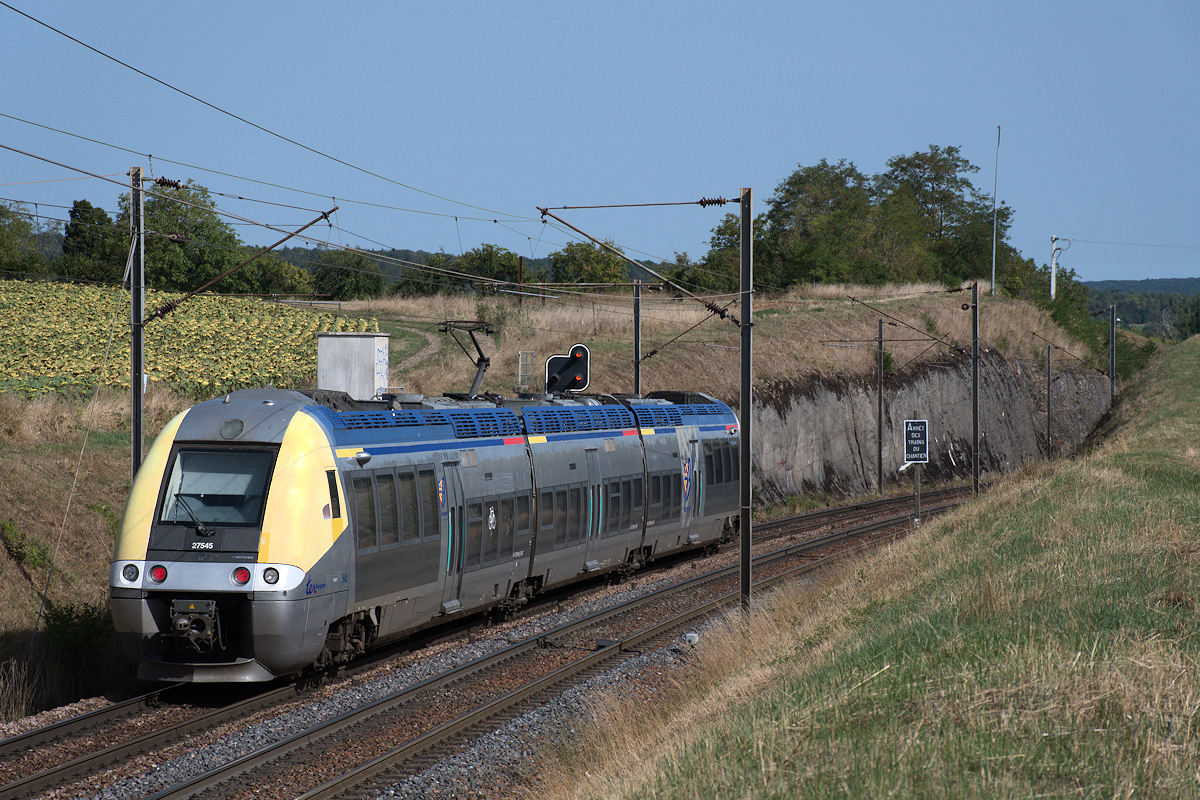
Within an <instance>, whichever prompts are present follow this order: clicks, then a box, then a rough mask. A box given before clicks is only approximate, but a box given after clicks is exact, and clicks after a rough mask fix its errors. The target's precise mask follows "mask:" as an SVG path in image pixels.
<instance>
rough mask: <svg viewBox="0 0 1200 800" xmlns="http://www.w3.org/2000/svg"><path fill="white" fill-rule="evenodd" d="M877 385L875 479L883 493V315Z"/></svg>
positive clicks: (880, 319)
mask: <svg viewBox="0 0 1200 800" xmlns="http://www.w3.org/2000/svg"><path fill="white" fill-rule="evenodd" d="M876 360H877V361H878V365H877V366H878V370H877V371H878V375H879V387H878V397H876V398H875V400H876V406H875V480H876V484H877V487H876V488H878V490H879V493H880V494H883V317H880V318H879V352H878V353H877V359H876Z"/></svg>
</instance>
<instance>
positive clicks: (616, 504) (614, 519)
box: [604, 481, 621, 534]
mask: <svg viewBox="0 0 1200 800" xmlns="http://www.w3.org/2000/svg"><path fill="white" fill-rule="evenodd" d="M605 491H606V494H607V496H608V503H607V506H608V507H607V508H605V509H604V513H605V515H606V516H607V518H608V520H607V522H605V525H604V527H605V529H606V530H607V531H608V533H609V534H613V533H616V532H617V531H619V530H621V482H620V481H612V482H610V483H609V484H608V485H607V487H606V490H605Z"/></svg>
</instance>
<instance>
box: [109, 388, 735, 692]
mask: <svg viewBox="0 0 1200 800" xmlns="http://www.w3.org/2000/svg"><path fill="white" fill-rule="evenodd" d="M737 433H738V420H737V418H736V417H735V415H734V414H733V412H732V411H731V409H730V408H729V407H728V406H727V405H725V404H724V403H722V402H720V401H719V400H716V399H715V398H713V397H711V396H709V395H707V394H703V393H699V392H671V391H666V392H651V393H648V394H647V395H646V396H644V397H641V396H626V395H603V394H600V395H587V396H584V395H579V394H546V395H536V396H520V397H516V398H503V397H499V396H496V395H488V396H486V397H483V398H477V397H469V396H462V395H459V396H440V397H434V396H422V395H402V394H395V395H388V394H385V395H383V396H382V398H381V399H376V400H370V401H358V400H353V399H351V398H350V397H349V395H346V394H344V393H342V392H333V391H328V390H309V391H291V390H279V389H245V390H240V391H235V392H231V393H229V394H226V395H224V396H220V397H216V398H214V399H211V400H208V401H205V402H201V403H198V404H196V405H194V406H192V407H191V408H189V409H187V410H186V411H184V412H182V413H180V414H179V415H178V416H176V417H175V418H174V419H172V420H171V421H170V422H168V423H167V425H166V426H165V427H164V428H163V430H162V431H161V433H160V434H159V435H158V437H157V438H156V440H155V441H154V443H153V444H152V446H151V447H150V449H149V451H148V452H147V454H146V457H145V459H144V461H143V463H142V465H141V467H140V469H139V470H138V472H137V474H136V476H135V478H134V481H133V484H132V486H131V489H130V495H129V498H128V502H127V504H126V507H125V511H124V515H123V517H122V520H121V524H120V528H119V531H118V536H117V541H116V545H115V549H114V554H113V559H112V563H111V572H110V580H109V599H110V607H111V611H112V619H113V625H114V627H115V629H116V632H117V638H118V640H119V642H120V645H121V649H122V650H123V652H124V653H125V654H126V655H127V656H128V657H129V659H130V660H131V661H132V662H136V664H137V675H138V677H139V678H141V679H143V680H151V681H183V682H196V683H236V682H254V681H268V680H273V679H276V678H280V677H287V676H295V675H301V674H305V673H306V672H308V671H310V670H322V669H328V668H336V667H337V666H338V665H341V664H344V663H347V662H349V661H350V660H352V659H353V658H355V657H357V656H358V655H360V654H361V653H363V652H365V651H367V650H368V649H370V648H371V647H373V646H375V645H377V644H383V643H385V642H388V641H393V640H396V639H399V638H402V637H405V636H410V635H412V634H413V633H415V632H418V631H421V630H423V629H425V628H428V627H430V626H434V625H437V624H440V623H442V622H444V621H446V620H450V619H455V618H461V617H463V616H466V615H473V614H479V613H480V612H490V613H500V612H504V611H508V610H510V609H514V608H517V607H519V606H521V605H523V604H525V603H527V602H528V601H529V600H530V599H531V598H533V597H534V596H535V595H537V594H538V593H540V592H545V591H548V590H552V589H554V588H556V587H562V586H565V585H566V584H569V583H572V582H576V581H581V580H584V579H587V578H589V577H595V576H599V575H604V574H609V575H617V574H620V573H628V572H631V571H633V570H637V569H639V568H641V567H642V566H644V565H645V564H646V563H648V562H650V561H652V560H654V559H659V558H662V557H664V556H667V555H669V554H676V553H682V552H685V551H688V550H696V549H705V548H712V547H713V546H715V545H716V544H718V543H719V542H721V541H722V540H726V539H728V538H730V537H731V536H732V535H733V534H734V529H735V528H736V522H737V508H738V465H739V459H738V436H737Z"/></svg>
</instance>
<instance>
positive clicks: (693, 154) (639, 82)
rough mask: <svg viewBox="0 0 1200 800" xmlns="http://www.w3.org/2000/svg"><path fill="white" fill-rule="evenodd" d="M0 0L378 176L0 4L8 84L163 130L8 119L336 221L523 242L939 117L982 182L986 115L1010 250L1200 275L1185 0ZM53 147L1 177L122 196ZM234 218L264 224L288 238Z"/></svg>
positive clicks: (833, 156)
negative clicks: (196, 0)
mask: <svg viewBox="0 0 1200 800" xmlns="http://www.w3.org/2000/svg"><path fill="white" fill-rule="evenodd" d="M6 1H7V2H9V3H11V4H12V5H14V6H16V7H17V8H19V9H21V10H23V11H25V12H27V13H29V14H31V15H33V16H36V17H38V18H39V19H41V20H43V21H45V22H46V23H48V24H50V25H53V26H55V27H58V28H60V29H62V30H64V31H65V32H67V33H70V34H71V35H73V36H76V37H78V38H79V39H82V40H83V41H85V42H87V43H88V44H91V45H93V46H94V47H96V48H98V49H100V50H103V51H105V52H107V53H109V54H111V55H113V56H116V57H117V58H120V59H122V60H124V61H126V62H128V63H130V64H132V65H133V66H136V67H138V68H139V69H142V70H144V71H146V72H148V73H150V74H152V75H154V76H155V77H158V78H160V79H162V80H164V81H167V82H169V83H172V84H174V85H176V86H178V87H180V88H182V89H184V90H186V91H188V92H190V93H192V94H195V95H197V96H199V97H201V98H203V99H204V100H207V101H208V102H210V103H213V104H214V105H217V106H221V107H222V108H225V109H228V110H230V111H232V112H234V113H236V114H239V115H241V116H243V117H246V118H247V119H250V120H252V121H254V122H256V123H258V124H259V125H262V126H263V127H266V128H270V129H272V130H274V131H276V132H278V133H281V134H283V135H285V136H287V137H290V138H292V139H295V140H297V141H300V142H302V143H304V144H306V145H308V146H310V147H312V148H314V149H317V150H321V151H323V152H325V153H328V154H330V155H332V156H335V157H337V158H339V159H342V160H344V161H348V162H351V163H353V164H355V165H358V166H360V167H363V168H365V169H367V170H369V171H372V172H376V173H378V174H380V175H383V176H385V177H386V178H388V179H390V181H388V180H382V179H380V178H378V177H373V176H370V175H366V174H363V173H362V172H359V171H356V170H353V169H351V168H349V167H346V166H344V165H341V164H338V163H335V162H333V161H330V160H328V159H326V158H322V157H320V156H318V155H315V154H313V153H311V152H308V151H306V150H303V149H301V148H299V147H296V146H295V145H293V144H289V143H287V142H285V141H282V140H280V139H278V138H275V137H273V136H270V135H268V134H266V133H263V132H261V131H259V130H256V129H254V128H252V127H250V126H248V125H246V124H244V123H242V122H238V121H236V120H234V119H231V118H230V117H228V116H225V115H223V114H221V113H219V112H217V111H214V110H212V109H210V108H207V107H205V106H203V105H201V104H200V103H197V102H196V101H194V100H190V99H188V98H186V97H184V96H182V95H180V94H177V93H175V92H172V91H170V90H169V89H167V88H164V87H162V86H160V85H159V84H156V83H154V82H152V81H150V80H147V79H146V78H144V77H142V76H140V75H138V74H137V73H135V72H132V71H130V70H128V69H126V68H124V67H121V66H119V65H117V64H115V63H113V62H111V61H109V60H106V59H104V58H103V57H101V56H99V55H96V54H95V53H93V52H90V51H89V50H87V49H85V48H84V47H81V46H80V45H78V44H76V43H74V42H71V41H69V40H68V39H65V38H63V37H62V36H59V35H58V34H55V33H53V32H51V31H49V30H47V29H45V28H43V27H41V26H39V25H37V24H35V23H33V22H30V21H29V20H27V19H25V18H23V17H21V16H20V15H18V14H16V13H14V12H13V11H11V10H9V9H8V8H4V7H2V6H0V74H2V75H3V76H4V77H3V80H2V83H0V113H3V114H8V115H11V116H16V117H20V118H23V119H26V120H30V121H33V122H37V123H40V124H43V125H48V126H52V127H55V128H60V129H63V130H66V131H69V132H71V133H76V134H80V135H83V136H87V137H91V138H94V139H100V140H103V141H105V142H110V143H112V144H117V145H120V146H122V147H126V148H130V149H132V150H135V151H137V152H139V153H149V154H151V155H153V156H154V159H153V161H152V163H151V162H148V161H147V160H146V159H144V158H142V157H140V156H135V155H131V154H129V153H125V152H121V151H117V150H114V149H111V148H108V147H104V146H101V145H97V144H92V143H88V142H83V141H80V140H78V139H73V138H71V137H68V136H63V135H60V134H56V133H50V132H47V131H46V130H43V129H38V128H34V127H31V126H29V125H26V124H23V123H20V122H16V121H14V120H12V119H8V118H5V117H0V144H5V145H8V146H10V147H16V148H19V149H21V150H26V151H29V152H32V153H36V154H37V155H40V156H44V157H47V158H51V159H53V160H56V161H60V162H63V163H65V164H69V165H71V166H75V167H81V168H83V169H86V170H89V171H92V172H96V173H100V174H106V175H113V174H119V173H123V172H125V171H127V170H128V169H129V167H130V166H132V165H135V164H140V165H142V166H145V167H147V168H148V169H152V171H153V174H155V175H165V176H167V177H171V178H177V179H185V178H192V179H194V180H196V181H197V182H199V183H202V184H204V185H206V186H208V187H209V188H210V189H212V190H214V191H217V192H223V193H225V194H228V195H234V196H240V197H247V198H253V199H255V200H266V201H271V202H275V203H283V204H288V205H294V206H301V207H302V208H301V209H295V208H284V207H280V206H271V205H265V204H262V203H257V202H249V201H246V200H236V199H233V198H226V197H218V198H217V199H218V201H219V205H221V207H223V208H226V209H228V210H230V211H232V212H234V213H236V214H239V215H241V216H244V217H247V218H250V219H254V220H259V221H265V222H268V223H272V224H276V225H280V226H285V227H286V226H299V225H300V224H303V223H305V222H307V221H308V220H309V219H311V218H312V217H313V216H315V215H316V214H315V213H313V212H310V211H308V210H304V209H316V210H317V211H322V210H325V209H327V208H330V207H331V206H332V205H333V204H334V202H335V200H334V199H331V198H336V202H337V203H338V204H339V205H340V206H341V210H340V211H339V212H338V215H337V220H336V221H337V223H338V226H339V227H338V228H329V227H327V226H321V228H319V229H318V230H319V231H320V232H319V233H317V234H315V235H318V236H321V237H322V238H326V239H328V240H330V241H333V242H337V243H345V244H358V245H362V246H367V247H376V246H378V245H377V243H383V244H384V245H387V246H391V247H398V248H412V249H425V250H434V251H436V250H445V251H447V252H449V253H458V252H461V251H462V250H463V249H469V248H471V247H474V246H477V245H478V244H480V243H481V242H491V243H495V244H498V245H501V246H504V247H507V248H509V249H511V250H513V251H515V252H517V253H520V254H523V255H526V256H539V257H540V256H545V255H548V254H549V253H551V252H553V251H554V250H556V249H558V248H559V247H561V246H562V245H563V244H564V243H565V242H567V241H569V240H570V239H569V238H568V236H567V235H566V234H564V233H563V232H562V231H560V230H554V229H550V228H545V227H544V226H543V225H542V223H541V222H540V221H539V220H538V212H537V210H536V206H539V205H551V206H557V205H567V204H571V205H576V204H578V205H583V204H594V203H621V202H661V201H685V200H695V199H698V198H700V197H702V196H714V195H725V196H728V197H734V196H736V194H737V192H738V189H739V188H740V187H742V186H750V187H752V188H753V189H754V192H755V203H756V209H757V210H762V208H763V207H764V204H765V202H766V200H767V199H768V198H769V197H770V195H771V194H772V192H773V190H774V188H775V187H776V186H777V185H778V184H779V183H780V181H782V180H783V179H784V178H785V177H786V176H787V175H788V174H789V173H790V172H791V171H792V170H793V169H795V168H796V166H797V165H799V164H813V163H815V162H817V161H818V160H819V159H821V158H827V159H829V160H831V161H835V160H837V159H839V158H845V159H848V160H850V161H853V162H854V163H855V164H857V165H858V167H859V168H860V169H861V170H862V171H864V172H866V173H868V174H870V173H874V172H879V171H882V170H883V169H885V162H886V161H887V159H888V158H890V157H891V156H895V155H900V154H907V153H912V152H915V151H917V150H923V149H926V148H927V147H928V146H929V145H930V144H939V145H957V146H959V147H961V148H962V151H963V154H964V155H965V156H966V157H967V158H968V159H970V160H971V161H972V162H973V163H974V164H976V165H978V166H979V167H980V172H979V173H978V174H977V175H976V176H975V180H976V185H977V186H979V187H980V188H982V189H983V190H985V191H986V192H989V193H990V191H991V187H992V179H993V167H994V163H995V162H994V159H995V146H996V126H997V125H1000V126H1002V138H1001V146H1000V158H999V190H998V192H997V195H998V197H999V198H1000V200H1001V201H1002V202H1005V203H1007V204H1009V205H1010V206H1012V207H1013V208H1014V210H1015V225H1014V229H1013V232H1012V241H1013V243H1014V244H1015V245H1016V246H1017V247H1018V248H1019V249H1020V250H1021V251H1022V252H1023V254H1024V255H1026V256H1029V257H1032V258H1035V259H1036V260H1037V261H1038V262H1039V263H1043V262H1046V261H1048V260H1049V251H1050V236H1051V235H1057V236H1060V237H1064V238H1072V239H1075V240H1077V241H1075V242H1074V243H1073V244H1071V246H1070V248H1069V249H1068V250H1067V251H1066V252H1065V253H1064V254H1063V256H1062V258H1061V263H1062V264H1063V265H1064V266H1067V267H1071V268H1073V269H1075V270H1076V271H1077V272H1078V273H1079V274H1080V276H1081V277H1082V278H1083V279H1084V280H1102V279H1115V278H1127V279H1139V278H1152V277H1191V276H1200V230H1198V229H1197V210H1198V208H1200V204H1198V203H1197V187H1198V186H1200V64H1198V61H1200V60H1198V59H1197V52H1198V47H1197V46H1198V44H1200V6H1197V5H1196V4H1195V3H1194V2H1191V0H1182V1H1180V2H1144V3H1115V2H1094V3H1055V4H1044V3H1026V2H1016V3H1005V4H997V3H988V4H984V3H971V2H968V3H963V2H961V0H959V1H958V2H941V3H922V4H900V3H895V2H889V3H884V2H865V3H852V2H847V3H836V4H835V3H828V4H814V3H795V2H790V3H789V2H779V3H773V2H741V3H711V2H688V3H683V2H679V3H657V2H636V3H634V2H609V3H592V4H576V3H563V2H557V3H548V2H545V3H543V2H529V3H514V2H490V3H466V2H464V3H387V4H385V3H354V2H351V3H341V4H336V5H335V4H330V3H304V2H299V3H298V2H291V3H280V2H261V3H231V2H212V3H207V4H185V3H146V2H127V3H120V4H100V3H84V2H60V1H58V0H41V1H40V2H38V3H33V2H32V0H6ZM164 159H171V160H175V161H181V162H186V163H188V164H192V165H196V166H199V167H205V168H207V169H210V170H219V171H222V172H227V173H231V174H233V175H238V176H243V177H248V178H254V179H257V180H260V181H266V182H269V183H275V184H280V185H283V186H287V187H293V188H300V189H305V190H309V191H312V192H315V193H316V194H317V195H320V196H310V195H304V194H298V193H295V192H291V191H285V190H283V189H277V188H273V187H268V186H263V185H261V184H255V183H250V182H247V181H244V180H240V179H236V178H232V177H226V176H222V175H216V174H212V173H208V172H203V171H200V170H198V169H191V168H185V167H180V166H177V165H175V164H170V163H167V162H166V161H164ZM72 176H73V173H72V172H71V171H70V170H67V169H64V168H61V167H56V166H52V165H49V164H46V163H44V162H41V161H38V160H36V159H32V158H28V157H26V156H22V155H17V154H15V153H12V152H8V151H4V150H0V196H2V197H5V198H13V199H17V200H22V201H26V202H30V203H33V202H36V203H38V204H40V205H39V211H40V212H41V213H44V214H47V215H49V216H65V215H66V211H65V209H56V208H53V206H54V205H56V204H57V205H67V206H69V205H70V203H71V201H72V200H75V199H79V198H86V199H88V200H90V201H91V202H93V203H94V204H96V205H99V206H102V207H104V208H107V209H109V210H114V209H115V208H116V206H117V196H118V194H119V193H120V191H121V190H120V189H119V188H118V187H117V186H115V185H112V184H109V183H104V182H102V181H98V180H94V179H88V180H84V181H67V182H64V181H57V180H56V179H59V178H68V177H72ZM117 179H118V180H121V178H120V177H118V178H117ZM47 181H50V182H47ZM398 184H406V185H407V186H409V187H415V188H416V189H419V190H422V191H415V190H414V189H411V188H405V187H404V186H401V185H398ZM426 193H429V194H426ZM433 195H438V196H440V198H449V199H448V200H447V199H440V198H439V197H435V196H433ZM350 201H365V203H373V204H378V205H383V206H394V207H398V208H403V209H410V210H408V211H399V210H395V209H389V208H378V207H375V206H372V205H366V204H364V203H363V202H350ZM452 201H454V202H452ZM472 206H477V207H480V208H474V207H472ZM481 208H482V209H487V210H480V209H481ZM729 210H732V207H729ZM414 212H425V213H414ZM561 213H564V214H565V215H566V218H567V219H569V220H570V221H571V222H573V223H574V224H576V225H578V226H579V227H581V228H584V229H585V230H588V231H589V232H592V233H594V234H596V235H599V236H602V237H604V238H609V239H612V240H614V241H616V242H617V243H619V244H620V245H622V246H623V247H625V248H626V249H627V250H628V251H630V252H632V253H634V254H642V255H645V256H646V257H649V258H653V259H656V260H657V259H671V258H673V255H674V253H675V252H676V251H686V252H687V253H688V254H690V255H692V256H693V257H696V256H700V255H702V254H703V253H704V252H705V250H706V249H707V245H708V238H709V231H710V229H711V228H712V227H713V226H714V225H715V224H716V223H717V221H718V220H719V218H720V216H721V215H722V213H724V212H723V210H722V209H713V208H709V209H701V208H698V207H695V206H684V207H679V208H667V209H638V210H623V211H617V210H603V211H573V212H561ZM456 217H457V219H456ZM492 220H499V221H498V222H493V221H492ZM238 231H239V233H240V235H241V236H242V238H243V239H244V240H246V241H248V242H253V243H265V242H267V241H270V240H273V239H274V238H278V237H277V235H276V234H274V233H272V232H264V231H262V230H255V229H252V228H248V227H246V226H240V225H239V226H238ZM1116 243H1121V244H1116ZM1130 244H1139V245H1140V244H1146V245H1156V246H1152V247H1147V246H1130Z"/></svg>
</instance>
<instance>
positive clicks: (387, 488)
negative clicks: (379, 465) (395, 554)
mask: <svg viewBox="0 0 1200 800" xmlns="http://www.w3.org/2000/svg"><path fill="white" fill-rule="evenodd" d="M375 488H376V489H377V490H378V491H379V546H380V547H388V546H395V545H397V544H399V543H400V509H399V507H398V506H397V505H396V476H395V474H393V473H391V472H380V473H379V474H378V475H376V476H375Z"/></svg>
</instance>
